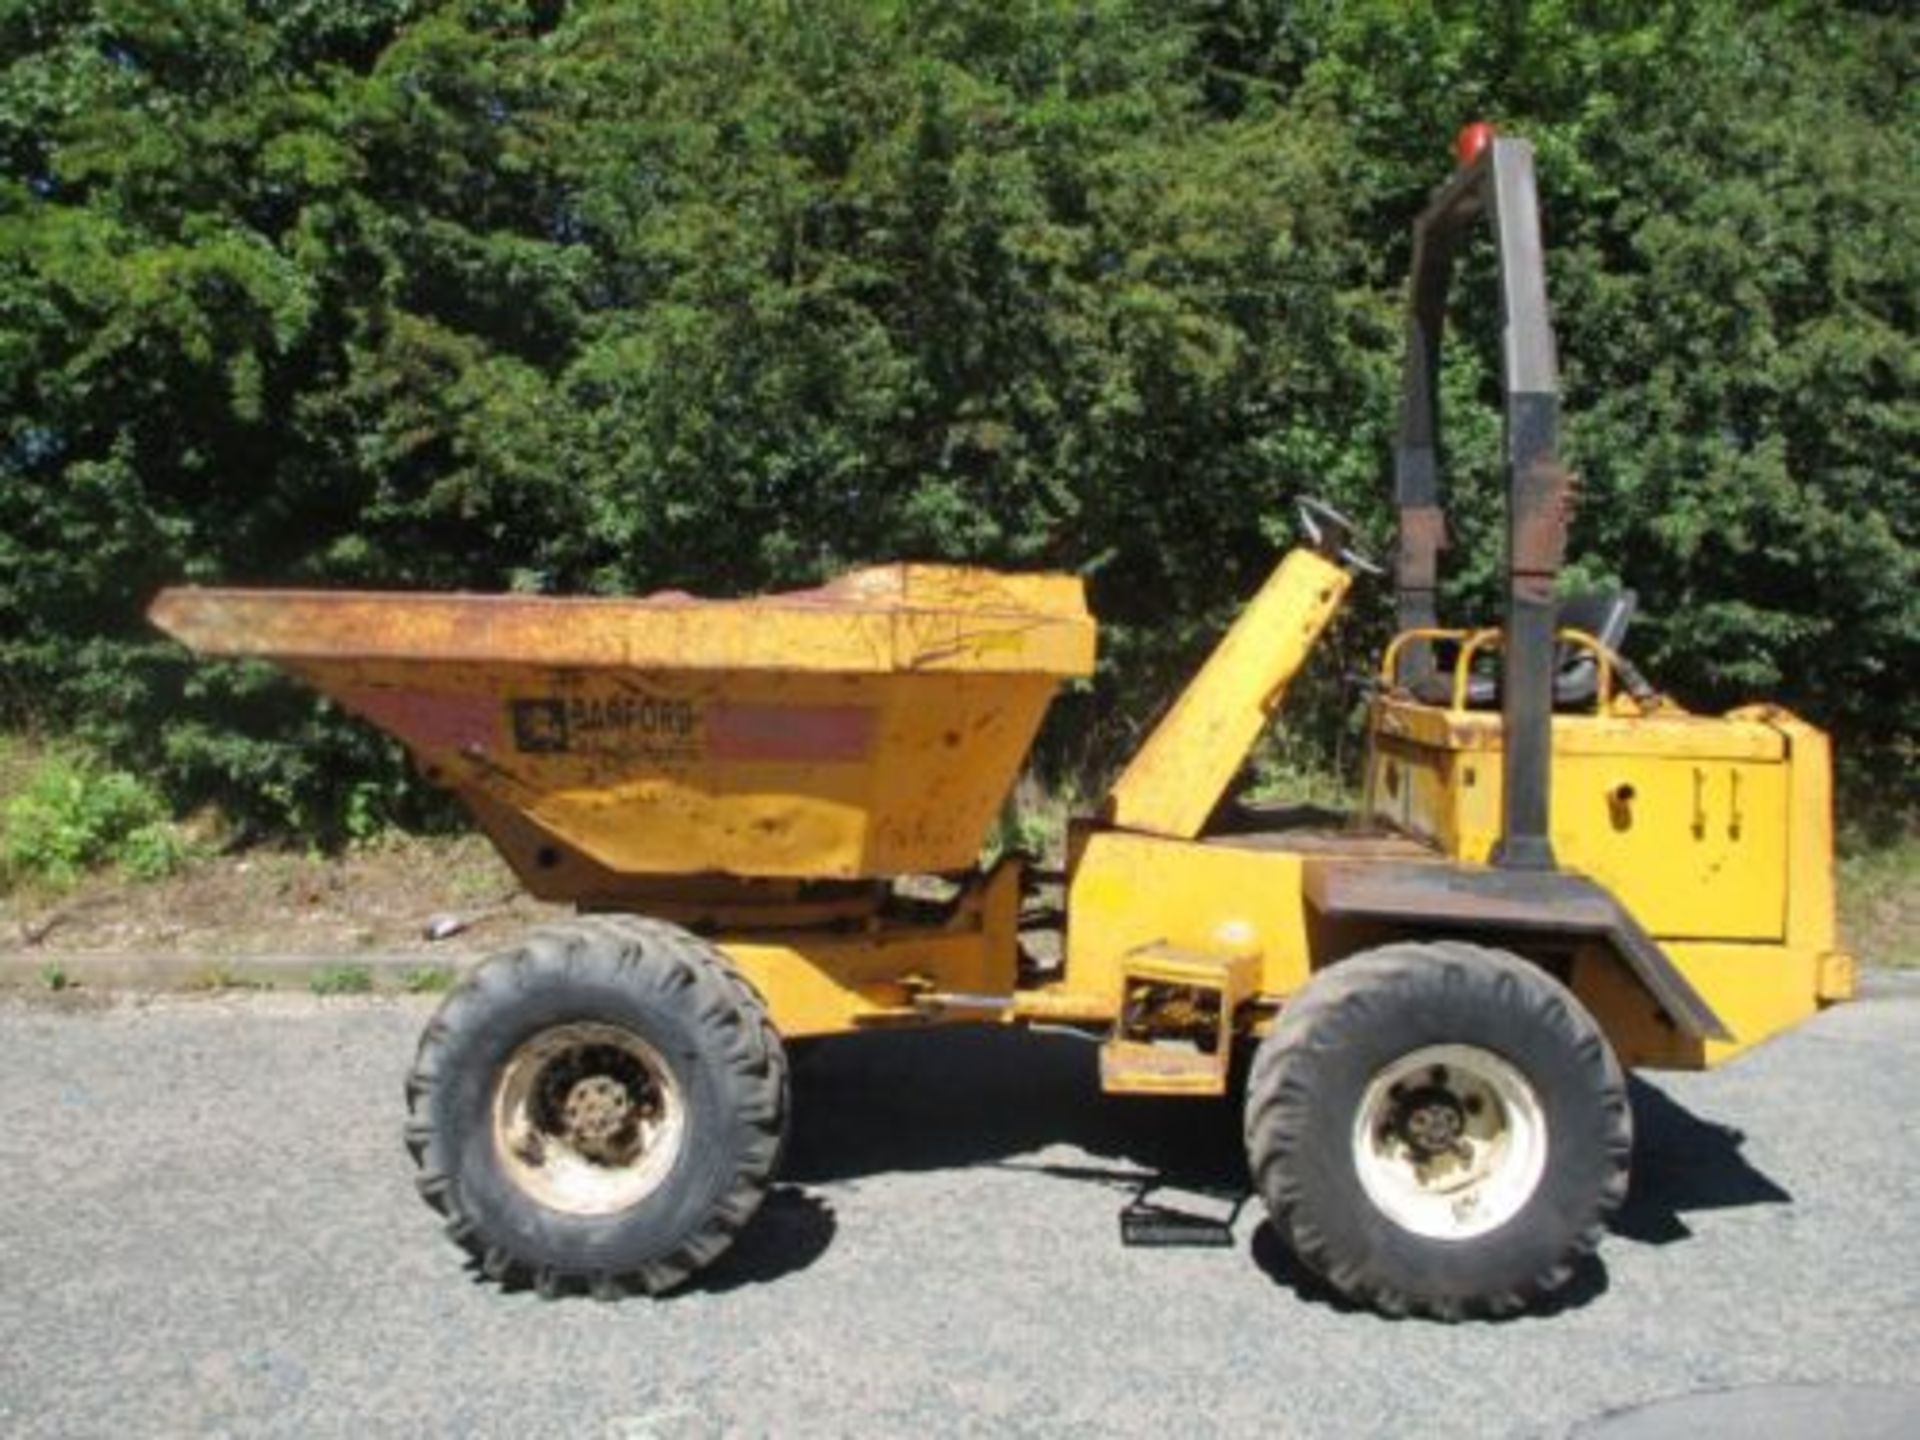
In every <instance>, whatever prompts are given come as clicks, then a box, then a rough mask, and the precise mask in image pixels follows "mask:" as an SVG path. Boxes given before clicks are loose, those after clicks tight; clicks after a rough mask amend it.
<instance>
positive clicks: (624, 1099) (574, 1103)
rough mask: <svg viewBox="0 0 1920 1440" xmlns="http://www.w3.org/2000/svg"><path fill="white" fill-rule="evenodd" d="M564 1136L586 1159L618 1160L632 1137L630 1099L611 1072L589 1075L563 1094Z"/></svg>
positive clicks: (631, 1107) (607, 1161) (632, 1113)
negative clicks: (565, 1096)
mask: <svg viewBox="0 0 1920 1440" xmlns="http://www.w3.org/2000/svg"><path fill="white" fill-rule="evenodd" d="M562 1113H563V1114H564V1115H565V1117H566V1135H567V1138H568V1139H570V1140H571V1141H572V1142H573V1144H574V1148H575V1149H577V1150H579V1151H580V1153H581V1154H583V1155H585V1156H586V1157H587V1158H588V1159H589V1160H599V1161H601V1162H603V1163H613V1162H616V1161H618V1160H619V1159H620V1158H621V1156H622V1153H623V1152H624V1151H625V1150H626V1149H627V1148H628V1145H629V1144H630V1142H631V1141H632V1139H633V1136H634V1124H633V1120H634V1105H633V1098H632V1097H631V1096H630V1095H628V1093H627V1087H626V1086H625V1085H622V1084H621V1083H620V1082H619V1081H618V1080H616V1079H614V1078H613V1076H611V1075H590V1076H588V1077H587V1078H586V1079H585V1080H581V1081H579V1082H577V1083H576V1084H575V1085H574V1087H573V1089H572V1090H570V1091H569V1092H568V1093H567V1100H566V1104H565V1105H564V1106H563V1107H562Z"/></svg>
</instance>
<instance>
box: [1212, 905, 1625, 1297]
mask: <svg viewBox="0 0 1920 1440" xmlns="http://www.w3.org/2000/svg"><path fill="white" fill-rule="evenodd" d="M1450 1044H1460V1045H1475V1046H1479V1047H1481V1048H1482V1049H1485V1050H1489V1051H1492V1052H1494V1053H1495V1054H1497V1055H1499V1056H1501V1057H1503V1058H1504V1059H1505V1060H1506V1061H1507V1062H1508V1063H1509V1064H1510V1065H1512V1066H1513V1067H1514V1068H1516V1069H1517V1070H1518V1071H1519V1072H1520V1073H1521V1075H1522V1076H1523V1077H1525V1079H1526V1080H1527V1081H1528V1083H1529V1084H1530V1085H1531V1086H1532V1087H1533V1089H1534V1092H1535V1094H1536V1095H1537V1097H1538V1099H1539V1101H1540V1104H1541V1108H1542V1113H1543V1117H1544V1120H1545V1125H1546V1134H1547V1158H1546V1169H1545V1171H1544V1173H1543V1174H1542V1175H1541V1178H1540V1180H1539V1183H1538V1185H1537V1186H1536V1187H1535V1189H1534V1191H1533V1193H1532V1195H1531V1196H1530V1197H1528V1199H1527V1200H1526V1202H1525V1203H1524V1205H1523V1206H1522V1207H1521V1209H1520V1210H1519V1211H1518V1212H1517V1213H1516V1214H1515V1215H1514V1216H1513V1217H1512V1218H1511V1219H1509V1220H1508V1221H1506V1222H1505V1223H1504V1224H1502V1225H1500V1226H1499V1227H1498V1228H1496V1229H1494V1230H1491V1231H1489V1232H1487V1233H1486V1234H1484V1235H1479V1236H1474V1237H1470V1238H1464V1239H1451V1238H1445V1239H1443V1238H1434V1237H1426V1236H1421V1235H1418V1234H1416V1233H1414V1232H1413V1231H1411V1230H1409V1229H1406V1228H1403V1227H1402V1226H1401V1225H1399V1224H1398V1223H1397V1222H1395V1221H1394V1220H1393V1219H1391V1218H1390V1217H1389V1216H1388V1215H1386V1214H1385V1213H1383V1212H1382V1211H1381V1210H1380V1209H1379V1208H1378V1207H1377V1206H1376V1205H1374V1203H1373V1202H1372V1200H1371V1199H1369V1197H1368V1195H1367V1193H1366V1190H1365V1189H1364V1188H1363V1186H1362V1184H1361V1182H1360V1177H1359V1174H1358V1171H1357V1169H1356V1167H1355V1161H1354V1155H1353V1139H1352V1137H1353V1129H1354V1121H1355V1118H1356V1112H1357V1111H1358V1109H1359V1107H1360V1105H1361V1103H1362V1100H1363V1097H1364V1096H1365V1093H1366V1088H1367V1086H1368V1084H1369V1083H1370V1082H1371V1080H1372V1079H1373V1077H1374V1076H1375V1075H1377V1074H1379V1073H1380V1071H1381V1070H1382V1069H1384V1068H1385V1067H1386V1066H1388V1065H1390V1064H1391V1063H1393V1062H1394V1061H1395V1060H1397V1059H1399V1058H1400V1057H1401V1056H1404V1055H1407V1054H1409V1053H1411V1052H1413V1051H1415V1050H1418V1049H1420V1048H1422V1047H1424V1046H1428V1045H1450ZM1246 1142H1247V1159H1248V1163H1249V1165H1250V1166H1251V1168H1252V1172H1253V1179H1254V1184H1255V1186H1256V1188H1257V1189H1258V1190H1259V1192H1260V1194H1261V1197H1262V1198H1263V1199H1264V1200H1265V1201H1266V1205H1267V1210H1268V1212H1269V1214H1270V1215H1271V1217H1272V1220H1273V1225H1274V1228H1275V1230H1276V1231H1277V1232H1278V1233H1279V1237H1280V1239H1281V1240H1282V1241H1283V1242H1284V1243H1285V1244H1286V1245H1287V1246H1288V1247H1289V1248H1290V1249H1291V1250H1292V1252H1293V1254H1294V1255H1295V1256H1296V1257H1297V1258H1298V1259H1299V1260H1300V1261H1301V1262H1302V1263H1303V1264H1304V1265H1306V1266H1307V1267H1308V1268H1309V1269H1310V1270H1312V1271H1314V1272H1315V1273H1316V1274H1318V1275H1319V1276H1320V1277H1321V1278H1322V1279H1324V1280H1325V1281H1326V1282H1327V1283H1328V1284H1330V1285H1331V1286H1332V1287H1333V1288H1334V1289H1335V1290H1336V1291H1338V1292H1340V1293H1341V1294H1342V1295H1345V1296H1346V1297H1348V1298H1349V1299H1351V1300H1354V1301H1356V1302H1359V1303H1361V1304H1365V1305H1368V1306H1371V1307H1372V1308H1374V1309H1377V1310H1380V1311H1382V1312H1384V1313H1387V1314H1390V1315H1405V1314H1419V1315H1426V1316H1430V1317H1433V1318H1435V1319H1441V1320H1458V1319H1463V1318H1465V1317H1467V1316H1471V1315H1506V1314H1512V1313H1514V1312H1517V1311H1519V1310H1522V1309H1525V1308H1527V1307H1528V1306H1529V1305H1532V1304H1534V1303H1535V1302H1537V1301H1540V1300H1542V1299H1544V1298H1545V1297H1547V1296H1549V1295H1551V1294H1552V1293H1553V1292H1554V1291H1555V1290H1558V1289H1559V1288H1560V1287H1562V1286H1563V1285H1565V1284H1566V1283H1567V1281H1568V1280H1569V1279H1570V1278H1571V1277H1572V1275H1573V1274H1574V1267H1575V1264H1576V1262H1577V1261H1579V1260H1580V1259H1581V1258H1582V1257H1584V1256H1586V1255H1588V1254H1590V1253H1591V1252H1592V1251H1593V1249H1594V1247H1595V1246H1596V1245H1598V1244H1599V1241H1600V1235H1601V1231H1602V1229H1603V1227H1604V1225H1605V1223H1606V1218H1607V1216H1608V1215H1609V1214H1610V1213H1611V1212H1612V1211H1613V1210H1614V1209H1615V1208H1616V1207H1617V1206H1618V1205H1619V1204H1620V1202H1621V1201H1622V1200H1623V1199H1624V1198H1625V1196H1626V1193H1627V1178H1628V1170H1629V1167H1630V1164H1631V1160H1632V1152H1633V1121H1632V1112H1631V1110H1630V1109H1629V1106H1628V1102H1627V1090H1626V1080H1625V1077H1624V1075H1623V1074H1622V1072H1621V1069H1620V1065H1619V1062H1618V1061H1617V1060H1616V1059H1615V1058H1614V1054H1613V1050H1612V1047H1610V1046H1609V1045H1608V1044H1607V1041H1606V1037H1605V1036H1603V1035H1602V1034H1601V1033H1600V1028H1599V1026H1598V1025H1596V1024H1595V1023H1594V1020H1593V1017H1592V1016H1591V1015H1589V1014H1588V1013H1587V1011H1586V1009H1585V1007H1584V1006H1582V1005H1581V1004H1580V1002H1579V1001H1578V1000H1577V999H1576V998H1575V997H1574V996H1573V994H1572V993H1571V992H1570V991H1568V990H1567V989H1566V987H1564V986H1563V985H1561V984H1560V983H1559V982H1558V981H1556V980H1554V979H1553V977H1552V976H1550V975H1548V974H1546V972H1544V971H1543V970H1541V969H1540V968H1539V967H1537V966H1535V965H1531V964H1529V963H1528V962H1527V961H1525V960H1522V959H1520V958H1519V957H1518V956H1515V955H1510V954H1508V953H1506V952H1504V951H1499V950H1489V949H1486V948H1484V947H1482V946H1478V945H1468V944H1464V943H1459V942H1454V941H1440V942H1433V943H1424V944H1416V943H1405V944H1394V945H1387V946H1383V947H1381V948H1380V949H1377V950H1371V951H1367V952H1365V953H1363V954H1360V955H1356V956H1353V957H1351V958H1349V959H1346V960H1342V961H1340V962H1339V963H1337V964H1335V965H1333V966H1331V967H1329V968H1328V969H1326V970H1324V971H1322V972H1320V973H1319V974H1318V975H1316V976H1315V977H1314V978H1313V979H1312V980H1311V981H1310V982H1308V984H1307V985H1306V986H1304V987H1303V988H1302V989H1301V991H1300V992H1299V994H1298V995H1297V996H1295V997H1294V998H1293V999H1292V1000H1291V1001H1289V1002H1288V1004H1287V1006H1286V1008H1285V1009H1284V1010H1283V1011H1282V1012H1281V1014H1280V1017H1279V1019H1278V1020H1277V1021H1276V1023H1275V1025H1274V1028H1273V1030H1272V1031H1271V1033H1269V1034H1268V1035H1267V1037H1266V1039H1265V1040H1263V1041H1262V1042H1261V1045H1260V1048H1259V1052H1258V1054H1257V1055H1256V1056H1255V1058H1254V1064H1253V1071H1252V1073H1251V1075H1250V1076H1249V1078H1248V1082H1247V1098H1246Z"/></svg>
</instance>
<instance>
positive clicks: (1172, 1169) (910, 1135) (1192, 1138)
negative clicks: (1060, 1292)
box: [714, 1027, 1792, 1316]
mask: <svg viewBox="0 0 1920 1440" xmlns="http://www.w3.org/2000/svg"><path fill="white" fill-rule="evenodd" d="M1630 1085H1631V1096H1632V1102H1633V1108H1634V1122H1635V1142H1634V1182H1633V1188H1632V1190H1631V1192H1630V1193H1629V1196H1628V1198H1627V1201H1626V1203H1625V1204H1624V1205H1623V1206H1622V1207H1621V1209H1620V1211H1619V1213H1618V1214H1617V1215H1615V1217H1614V1219H1613V1221H1612V1222H1611V1225H1610V1227H1609V1228H1610V1230H1611V1231H1612V1233H1613V1234H1615V1235H1617V1236H1620V1237H1622V1238H1624V1239H1628V1240H1632V1241H1637V1242H1639V1243H1642V1244H1654V1245H1665V1244H1671V1243H1673V1242H1674V1241H1678V1240H1684V1239H1686V1238H1687V1237H1688V1236H1689V1235H1691V1233H1692V1231H1691V1229H1690V1228H1689V1227H1688V1225H1687V1223H1686V1221H1685V1219H1684V1218H1683V1217H1684V1216H1685V1215H1687V1214H1689V1213H1692V1212H1695V1211H1700V1210H1719V1209H1728V1208H1737V1207H1741V1206H1747V1205H1763V1204H1783V1203H1789V1202H1790V1201H1791V1199H1792V1197H1791V1196H1790V1195H1789V1194H1788V1193H1787V1192H1786V1190H1784V1189H1783V1188H1782V1187H1781V1186H1780V1185H1778V1184H1777V1183H1776V1182H1774V1181H1773V1180H1772V1179H1771V1178H1769V1177H1768V1176H1767V1175H1765V1174H1764V1173H1762V1172H1761V1171H1760V1170H1758V1169H1757V1168H1755V1167H1754V1166H1753V1165H1752V1164H1751V1162H1749V1161H1748V1160H1747V1159H1746V1158H1745V1157H1744V1155H1743V1154H1742V1153H1741V1148H1742V1146H1743V1144H1744V1142H1745V1136H1744V1135H1743V1134H1742V1133H1741V1132H1740V1131H1738V1130H1736V1129H1733V1128H1732V1127H1729V1126H1726V1125H1721V1124H1718V1123H1716V1122H1713V1121H1710V1120H1705V1119H1702V1118H1701V1117H1699V1116H1697V1115H1695V1114H1694V1113H1693V1112H1692V1111H1690V1110H1688V1109H1687V1108H1686V1107H1685V1106H1683V1105H1681V1104H1680V1103H1679V1102H1678V1101H1676V1100H1675V1099H1673V1098H1672V1097H1671V1096H1670V1095H1668V1094H1667V1093H1666V1092H1665V1091H1663V1090H1661V1089H1660V1088H1659V1087H1658V1086H1656V1085H1654V1084H1652V1083H1650V1082H1648V1081H1645V1080H1641V1079H1639V1078H1637V1077H1636V1078H1634V1079H1633V1080H1631V1082H1630ZM1053 1145H1066V1146H1071V1147H1074V1148H1076V1149H1078V1150H1080V1151H1082V1152H1083V1153H1084V1155H1085V1156H1088V1157H1092V1163H1089V1162H1088V1160H1085V1159H1082V1158H1079V1157H1068V1158H1059V1159H1055V1158H1052V1157H1049V1156H1048V1155H1046V1154H1045V1152H1046V1150H1047V1147H1049V1146H1053ZM975 1165H997V1166H1005V1167H1007V1168H1017V1169H1021V1170H1026V1171H1030V1172H1035V1173H1040V1174H1046V1175H1050V1176H1053V1177H1055V1178H1058V1179H1060V1180H1062V1181H1065V1182H1068V1183H1072V1184H1094V1185H1100V1186H1104V1187H1106V1188H1108V1189H1111V1190H1112V1191H1113V1192H1114V1195H1115V1202H1116V1208H1119V1207H1121V1206H1123V1205H1129V1206H1137V1205H1139V1204H1141V1203H1142V1202H1143V1201H1144V1202H1145V1203H1146V1204H1147V1206H1148V1208H1149V1209H1151V1208H1153V1201H1154V1197H1155V1196H1157V1195H1159V1194H1162V1193H1166V1194H1171V1195H1179V1194H1182V1193H1184V1194H1187V1195H1198V1196H1201V1197H1208V1198H1210V1199H1212V1200H1216V1201H1218V1202H1220V1204H1219V1205H1215V1206H1212V1207H1203V1208H1210V1209H1212V1210H1213V1211H1214V1214H1212V1215H1210V1216H1208V1217H1206V1218H1207V1219H1208V1221H1209V1222H1210V1223H1213V1224H1215V1225H1217V1224H1218V1223H1220V1215H1221V1214H1222V1213H1224V1215H1225V1216H1226V1223H1228V1224H1230V1223H1231V1218H1232V1216H1233V1215H1234V1214H1237V1213H1238V1212H1237V1210H1236V1209H1234V1208H1233V1207H1236V1206H1238V1205H1240V1204H1241V1203H1242V1202H1245V1201H1246V1200H1248V1198H1249V1196H1250V1192H1251V1185H1250V1182H1249V1178H1248V1174H1247V1166H1246V1160H1245V1154H1244V1150H1243V1148H1242V1140H1241V1134H1240V1107H1239V1104H1238V1102H1237V1101H1194V1100H1177V1099H1152V1098H1143V1097H1123V1096H1109V1095H1103V1094H1102V1093H1101V1092H1100V1085H1099V1065H1098V1053H1097V1049H1096V1047H1095V1046H1094V1045H1093V1044H1092V1043H1090V1042H1088V1041H1087V1040H1085V1039H1083V1038H1080V1037H1076V1036H1067V1035H1061V1034H1036V1033H1028V1032H1022V1031H1017V1030H1003V1029H995V1028H986V1027H980V1028H956V1029H952V1030H940V1031H934V1032H930V1033H929V1032H919V1033H912V1034H902V1033H894V1034H872V1035H855V1036H847V1037H843V1038H839V1039H835V1040H831V1041H824V1042H820V1043H818V1044H815V1045H813V1046H810V1047H809V1049H808V1052H807V1054H806V1055H805V1057H804V1059H803V1061H802V1062H801V1063H800V1064H798V1065H797V1066H796V1068H795V1078H794V1121H793V1132H792V1138H791V1142H790V1145H789V1149H788V1153H787V1160H786V1165H785V1167H784V1169H783V1172H782V1179H783V1180H784V1181H785V1182H787V1185H788V1186H790V1187H798V1188H797V1189H796V1190H795V1191H794V1193H793V1195H792V1197H791V1198H789V1199H786V1200H783V1201H781V1207H782V1208H783V1209H785V1210H786V1213H787V1218H786V1219H784V1220H782V1219H780V1218H778V1217H779V1215H780V1213H781V1211H780V1210H774V1209H770V1210H769V1212H768V1218H770V1219H772V1221H773V1223H772V1224H771V1225H769V1226H767V1227H766V1228H767V1229H768V1230H769V1234H767V1235H766V1236H764V1237H760V1238H759V1239H757V1240H753V1244H752V1246H751V1247H749V1241H750V1239H752V1238H753V1236H754V1232H755V1231H756V1230H759V1229H761V1228H762V1227H761V1226H760V1225H759V1224H756V1225H755V1226H753V1227H750V1228H749V1230H748V1232H747V1234H745V1235H743V1236H742V1237H741V1242H740V1246H739V1247H738V1248H739V1249H740V1250H741V1251H742V1252H744V1253H743V1254H742V1256H741V1261H740V1263H741V1266H742V1270H741V1272H740V1276H739V1278H737V1279H735V1280H733V1281H731V1282H729V1283H730V1284H742V1283H751V1282H753V1281H757V1280H763V1279H771V1278H775V1277H776V1276H777V1275H779V1274H784V1273H787V1272H788V1271H790V1270H794V1269H799V1268H803V1267H804V1265H806V1264H810V1263H812V1260H813V1259H814V1258H817V1256H818V1254H819V1253H820V1252H821V1251H822V1250H824V1249H825V1247H826V1245H827V1244H829V1243H830V1242H831V1240H832V1237H833V1231H834V1225H833V1220H832V1212H831V1210H830V1209H829V1208H827V1207H825V1205H824V1202H823V1201H822V1200H821V1199H820V1197H819V1196H818V1195H816V1194H814V1193H813V1192H812V1191H811V1190H809V1189H808V1187H811V1186H825V1185H832V1184H835V1183H838V1182H841V1181H846V1180H853V1179H859V1178H862V1177H865V1176H869V1175H875V1174H882V1173H886V1172H889V1171H901V1170H921V1171H925V1170H942V1169H954V1168H961V1167H966V1166H975ZM1255 1203H1256V1205H1257V1202H1255ZM806 1206H818V1207H820V1208H819V1209H818V1210H817V1211H815V1210H809V1209H804V1208H802V1207H806ZM1115 1243H1116V1244H1118V1243H1120V1242H1119V1240H1118V1239H1116V1241H1115ZM1198 1243H1214V1242H1212V1241H1209V1240H1206V1239H1205V1238H1201V1239H1200V1240H1199V1242H1198ZM1252 1252H1253V1259H1254V1262H1255V1263H1256V1264H1257V1265H1258V1266H1259V1267H1260V1268H1261V1269H1262V1270H1263V1271H1264V1272H1265V1273H1266V1274H1267V1275H1268V1276H1269V1277H1271V1278H1272V1279H1273V1280H1274V1282H1275V1283H1276V1284H1279V1285H1282V1286H1284V1287H1286V1288H1287V1289H1290V1290H1293V1291H1294V1292H1295V1293H1297V1294H1299V1295H1300V1296H1301V1297H1302V1298H1303V1299H1306V1300H1309V1301H1312V1302H1315V1303H1321V1304H1326V1305H1329V1306H1332V1307H1333V1308H1335V1309H1339V1310H1342V1311H1345V1310H1349V1309H1352V1308H1353V1307H1352V1306H1351V1305H1350V1304H1349V1303H1348V1302H1346V1301H1344V1300H1343V1299H1341V1298H1340V1297H1339V1296H1338V1295H1336V1294H1334V1293H1333V1292H1332V1291H1331V1290H1330V1289H1328V1287H1327V1286H1326V1285H1325V1284H1324V1283H1323V1282H1321V1281H1320V1280H1319V1279H1318V1277H1316V1276H1314V1275H1313V1274H1312V1273H1311V1272H1308V1271H1306V1270H1305V1269H1304V1268H1303V1267H1302V1266H1300V1264H1299V1263H1298V1262H1297V1261H1296V1260H1295V1259H1294V1258H1293V1257H1292V1256H1291V1255H1290V1254H1289V1253H1288V1252H1287V1249H1286V1247H1285V1245H1284V1244H1282V1243H1281V1241H1280V1239H1279V1237H1278V1235H1277V1234H1276V1233H1275V1232H1274V1230H1273V1228H1272V1226H1271V1225H1270V1224H1268V1223H1267V1222H1265V1221H1264V1220H1263V1221H1262V1222H1261V1223H1260V1224H1259V1226H1258V1227H1257V1228H1256V1230H1255V1231H1254V1234H1253V1238H1252ZM802 1256H804V1258H801V1257H802ZM725 1273H726V1262H722V1264H721V1265H720V1266H718V1267H716V1274H715V1276H714V1279H715V1281H716V1282H717V1281H721V1280H723V1278H724V1277H725ZM1607 1288H1608V1281H1607V1273H1606V1267H1605V1264H1604V1262H1603V1261H1602V1260H1601V1259H1597V1258H1589V1259H1587V1260H1585V1261H1583V1262H1581V1265H1580V1267H1579V1269H1578V1270H1577V1271H1576V1273H1575V1275H1574V1277H1573V1279H1572V1281H1570V1282H1569V1284H1568V1285H1567V1286H1566V1287H1564V1288H1563V1289H1562V1290H1561V1291H1560V1292H1559V1294H1558V1296H1557V1297H1556V1299H1555V1301H1554V1302H1553V1303H1552V1304H1551V1305H1550V1306H1549V1307H1547V1309H1546V1310H1544V1311H1543V1310H1535V1311H1533V1312H1531V1313H1533V1314H1534V1315H1536V1316H1537V1315H1540V1314H1543V1313H1544V1314H1550V1313H1555V1312H1558V1311H1563V1310H1567V1309H1572V1308H1578V1307H1580V1306H1583V1305H1586V1304H1588V1303H1590V1302H1591V1301H1592V1300H1594V1299H1596V1298H1597V1297H1599V1296H1600V1295H1602V1294H1604V1293H1605V1292H1606V1290H1607Z"/></svg>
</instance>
